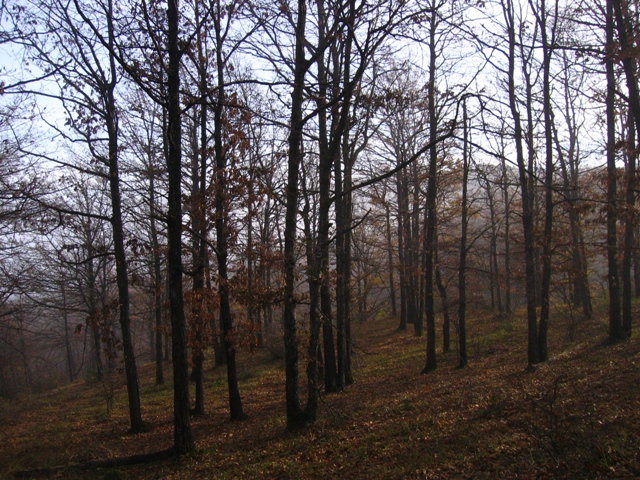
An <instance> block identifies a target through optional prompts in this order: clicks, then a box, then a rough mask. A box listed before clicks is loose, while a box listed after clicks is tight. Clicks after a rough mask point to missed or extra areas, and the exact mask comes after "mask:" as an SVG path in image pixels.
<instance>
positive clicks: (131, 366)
mask: <svg viewBox="0 0 640 480" xmlns="http://www.w3.org/2000/svg"><path fill="white" fill-rule="evenodd" d="M108 8H109V15H108V16H107V18H108V33H109V40H108V41H109V47H110V50H109V51H110V52H113V51H114V27H113V23H112V16H111V10H112V3H111V1H109V3H108ZM109 68H110V78H111V80H110V82H109V83H108V84H107V85H104V87H105V88H104V102H105V121H106V124H107V125H106V127H107V135H108V139H109V140H108V142H109V190H110V193H111V211H112V213H111V227H112V230H113V249H114V256H115V261H116V283H117V285H118V304H119V320H120V329H121V333H122V350H123V354H124V369H125V376H126V379H127V396H128V399H129V420H130V422H131V431H132V432H134V433H138V432H141V431H142V430H143V428H144V424H143V422H142V413H141V411H140V391H139V388H138V370H137V367H136V356H135V352H134V349H133V340H132V338H131V317H130V315H129V276H128V273H127V271H128V268H127V255H126V252H125V248H124V228H123V225H122V201H121V196H120V174H119V171H118V114H117V110H116V103H115V95H114V90H115V86H116V83H117V80H116V79H117V71H116V62H115V58H114V57H113V54H110V55H109Z"/></svg>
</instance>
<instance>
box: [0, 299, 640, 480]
mask: <svg viewBox="0 0 640 480" xmlns="http://www.w3.org/2000/svg"><path fill="white" fill-rule="evenodd" d="M638 313H639V312H638V305H636V311H635V320H636V322H637V319H638V318H640V316H639V315H638ZM605 318H606V315H604V314H597V315H595V316H594V319H592V320H588V321H582V320H576V319H575V317H572V315H571V314H570V312H567V311H564V310H562V309H560V308H559V309H556V310H554V316H553V318H552V323H551V328H550V338H549V352H550V360H549V361H547V362H544V363H542V364H540V365H538V366H537V368H536V370H535V371H534V372H532V373H530V372H527V371H526V368H525V367H526V327H525V324H524V321H523V320H522V319H518V318H514V319H501V318H496V317H495V316H494V315H492V314H491V313H489V312H476V313H474V314H473V315H470V316H469V365H468V367H466V368H464V369H456V368H455V367H456V365H457V355H456V353H455V349H454V351H452V352H450V353H447V354H442V353H441V350H440V347H439V349H438V353H439V355H438V362H439V364H438V368H437V370H435V371H433V372H432V373H429V374H427V375H420V371H421V370H422V367H423V366H424V361H425V339H424V337H422V338H417V337H415V336H413V332H412V330H407V331H406V332H396V331H395V328H396V326H397V323H396V320H390V319H388V318H378V319H374V320H370V321H368V322H367V323H365V324H357V325H354V327H353V329H354V340H355V342H356V348H355V354H354V365H353V366H354V377H355V383H354V384H353V385H351V386H349V387H348V388H347V389H346V390H345V391H344V392H342V393H338V394H331V395H323V396H322V398H321V402H320V411H319V419H318V421H317V422H316V423H315V424H313V425H311V426H309V427H308V428H305V429H303V430H301V431H297V432H295V433H289V432H287V431H286V430H285V404H284V365H283V360H282V359H278V358H274V355H273V351H269V350H267V349H262V350H260V351H259V352H258V353H256V354H250V353H248V352H246V353H242V354H241V355H240V364H239V372H240V391H241V394H242V397H243V402H244V409H245V412H246V413H247V414H248V415H249V418H248V419H247V420H246V421H243V422H231V421H229V419H228V410H227V391H226V383H225V380H226V375H225V370H224V368H217V369H209V370H207V371H206V379H207V381H206V385H205V388H206V410H207V413H206V415H204V416H202V417H197V418H194V419H193V422H192V428H193V432H194V436H195V440H196V444H197V451H196V452H194V453H192V454H189V455H186V456H183V457H181V458H172V459H169V460H165V461H161V462H155V463H149V464H143V465H135V466H128V467H121V468H118V469H113V468H111V469H97V470H92V471H85V470H76V469H74V468H71V467H69V468H66V469H63V470H58V471H57V473H55V474H54V475H52V474H49V475H47V477H48V478H68V479H82V478H92V479H95V478H97V479H100V478H103V479H161V478H162V479H199V478H202V479H206V478H247V479H253V478H265V479H328V478H339V479H400V478H409V479H413V478H415V479H418V478H428V479H454V478H473V479H483V478H486V479H496V478H509V479H511V478H525V479H529V478H541V479H547V478H640V337H639V336H638V335H637V334H636V335H635V336H634V337H633V339H632V340H631V341H628V342H624V343H621V344H618V345H613V346H609V345H607V343H606V339H607V322H606V320H605ZM635 328H639V327H638V325H637V323H636V326H635ZM140 370H141V394H142V407H143V416H144V420H145V421H146V422H148V423H149V424H150V431H149V432H147V433H143V434H138V435H132V434H128V433H127V428H128V414H127V408H126V391H125V388H124V385H123V384H122V382H121V379H118V382H117V384H116V385H115V396H114V407H113V409H112V410H111V412H110V413H109V414H107V412H106V397H107V395H106V393H105V392H106V391H108V388H106V385H105V384H88V383H86V382H77V383H74V384H71V385H68V386H64V387H61V388H58V389H56V390H52V391H49V392H45V393H40V394H33V395H26V396H21V397H19V398H15V399H12V400H1V401H0V477H1V478H11V477H12V476H13V475H14V474H15V473H16V472H20V471H28V470H32V469H37V468H43V467H51V466H72V465H74V464H78V463H81V462H85V461H89V460H95V459H105V458H114V457H123V456H128V455H133V454H138V453H147V452H154V451H159V450H162V449H167V448H169V447H171V444H172V435H173V427H172V398H173V397H172V390H171V382H170V381H169V382H167V383H166V384H165V385H163V386H155V385H154V370H153V365H151V364H148V365H142V366H141V368H140ZM300 370H301V376H302V373H303V372H304V367H303V366H302V365H301V369H300Z"/></svg>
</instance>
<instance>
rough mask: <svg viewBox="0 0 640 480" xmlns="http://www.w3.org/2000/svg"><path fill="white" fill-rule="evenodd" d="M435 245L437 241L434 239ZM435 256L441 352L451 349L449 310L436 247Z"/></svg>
mask: <svg viewBox="0 0 640 480" xmlns="http://www.w3.org/2000/svg"><path fill="white" fill-rule="evenodd" d="M436 245H437V241H436ZM434 257H435V263H436V266H435V277H436V286H437V288H438V293H439V294H440V301H441V302H442V353H448V352H449V350H451V314H450V312H449V299H448V297H447V287H446V286H445V284H444V282H443V281H442V273H441V272H440V265H439V263H438V247H437V246H436V250H435V252H434Z"/></svg>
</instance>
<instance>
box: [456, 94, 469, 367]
mask: <svg viewBox="0 0 640 480" xmlns="http://www.w3.org/2000/svg"><path fill="white" fill-rule="evenodd" d="M463 109H464V110H463V112H464V113H463V115H464V119H463V122H464V134H463V136H464V147H463V155H462V161H463V165H462V205H461V207H460V208H461V210H462V212H461V219H460V222H461V229H462V231H461V232H460V266H459V267H458V297H459V303H458V355H459V357H460V358H459V360H460V361H459V363H458V366H459V367H465V366H466V365H467V319H466V314H467V279H466V272H467V220H468V205H467V183H468V180H469V144H468V125H467V103H466V102H465V103H464V104H463Z"/></svg>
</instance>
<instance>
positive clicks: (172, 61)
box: [167, 0, 195, 455]
mask: <svg viewBox="0 0 640 480" xmlns="http://www.w3.org/2000/svg"><path fill="white" fill-rule="evenodd" d="M179 18H180V17H179V13H178V2H177V0H176V1H174V2H169V3H168V6H167V26H168V35H167V51H168V56H169V66H168V70H167V94H168V102H167V120H168V131H167V140H168V143H169V146H168V156H167V173H168V175H169V191H168V215H167V236H168V248H167V267H168V273H167V278H168V283H169V303H170V305H171V337H172V338H171V341H172V357H173V402H174V406H173V415H174V417H173V420H174V437H173V438H174V443H173V451H174V453H175V454H177V455H182V454H185V453H187V452H190V451H192V450H193V449H194V448H195V444H194V441H193V436H192V434H191V424H190V419H189V406H190V405H189V373H188V360H187V341H186V321H185V315H184V299H183V294H182V198H181V188H182V185H181V181H182V111H181V106H180V57H181V52H180V47H179V38H178V31H179V24H180V19H179Z"/></svg>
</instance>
